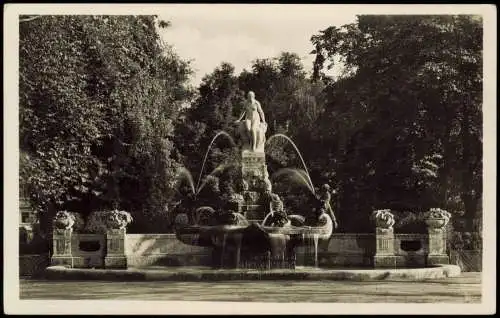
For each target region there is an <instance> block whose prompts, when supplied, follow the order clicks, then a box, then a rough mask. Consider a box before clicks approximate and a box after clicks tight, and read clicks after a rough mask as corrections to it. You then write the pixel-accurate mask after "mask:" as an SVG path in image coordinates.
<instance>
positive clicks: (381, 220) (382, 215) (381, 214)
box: [372, 209, 395, 229]
mask: <svg viewBox="0 0 500 318" xmlns="http://www.w3.org/2000/svg"><path fill="white" fill-rule="evenodd" d="M372 219H373V220H375V226H376V227H377V228H382V229H391V228H392V227H393V226H394V223H395V221H394V215H393V214H392V213H391V210H389V209H384V210H376V211H373V213H372Z"/></svg>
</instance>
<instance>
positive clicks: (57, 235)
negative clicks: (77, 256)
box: [50, 228, 73, 267]
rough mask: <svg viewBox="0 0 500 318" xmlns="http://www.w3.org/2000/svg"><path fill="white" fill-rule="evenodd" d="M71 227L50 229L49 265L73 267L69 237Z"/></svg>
mask: <svg viewBox="0 0 500 318" xmlns="http://www.w3.org/2000/svg"><path fill="white" fill-rule="evenodd" d="M72 234H73V229H72V228H69V229H59V228H54V229H53V231H52V241H53V253H52V257H51V259H50V264H51V265H65V266H69V267H73V256H72V253H71V237H72Z"/></svg>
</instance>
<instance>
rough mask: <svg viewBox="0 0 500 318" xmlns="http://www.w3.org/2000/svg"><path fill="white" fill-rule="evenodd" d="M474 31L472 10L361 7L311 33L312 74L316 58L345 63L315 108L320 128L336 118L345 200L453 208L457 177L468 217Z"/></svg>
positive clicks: (478, 144)
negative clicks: (372, 10)
mask: <svg viewBox="0 0 500 318" xmlns="http://www.w3.org/2000/svg"><path fill="white" fill-rule="evenodd" d="M481 36H482V24H481V20H480V19H478V18H477V17H474V16H359V17H358V21H357V22H356V23H353V24H349V25H345V26H343V27H341V28H337V27H330V28H328V29H326V30H324V31H322V32H320V34H318V35H315V36H313V37H312V42H313V45H314V46H315V48H316V50H315V53H316V54H317V55H319V56H317V59H316V64H317V65H316V69H317V71H316V76H317V77H318V76H320V72H319V70H320V69H322V66H320V65H319V64H320V63H322V62H323V61H324V62H327V61H328V62H329V65H330V66H331V63H333V62H334V61H335V59H336V58H338V57H340V58H341V61H342V62H343V63H344V64H345V66H346V75H345V76H344V77H343V78H341V79H340V80H338V81H337V82H335V83H333V84H332V85H331V87H330V89H329V90H330V103H329V106H328V109H329V111H328V115H327V116H324V117H323V119H324V121H323V123H324V128H323V131H327V130H329V129H331V128H330V127H331V126H332V125H333V127H335V128H334V132H333V133H332V134H331V135H330V136H329V139H330V140H331V141H332V142H331V145H332V148H331V149H330V151H331V152H337V156H338V157H340V158H341V159H340V161H339V162H341V163H339V165H338V167H337V170H338V171H339V172H342V174H343V176H342V177H341V178H340V179H341V182H342V183H343V184H344V186H343V189H342V194H341V196H342V197H343V199H342V202H343V205H344V207H345V208H347V206H351V207H355V209H359V210H361V211H362V210H368V209H370V208H374V207H376V206H382V205H384V206H388V205H389V206H390V205H391V204H393V205H394V203H396V202H397V201H403V202H404V204H402V205H399V207H397V208H399V209H406V208H413V209H425V208H427V207H429V206H431V205H441V206H444V207H447V208H456V207H453V204H452V203H453V202H450V200H451V198H454V197H455V195H454V194H457V193H456V191H457V190H458V189H457V188H455V187H454V186H453V185H454V184H459V185H460V187H459V190H458V191H459V192H460V197H461V198H462V204H463V209H464V210H465V213H466V215H467V216H468V219H469V221H470V223H471V221H472V219H473V217H474V215H475V214H476V210H477V205H478V200H479V199H480V196H481V181H480V180H481V153H482V152H481V149H482V141H481V94H482V93H481V91H482V64H481V63H482V62H481V55H482V44H481V38H482V37H481ZM429 39H432V41H431V40H429ZM432 158H433V159H432ZM439 158H442V160H440V159H439ZM424 162H427V164H428V165H429V164H430V165H431V166H432V167H436V166H438V172H437V173H436V174H434V173H433V172H432V171H428V170H426V169H425V167H423V166H422V164H423V163H424ZM424 165H425V164H424ZM429 177H430V178H431V179H429ZM430 180H434V181H432V182H430ZM429 182H430V183H429ZM363 188H364V189H365V191H364V192H363ZM373 189H375V191H373ZM430 189H435V190H432V191H429V190H430ZM422 191H424V192H427V195H425V196H423V197H422V196H421V194H423V192H422ZM354 193H357V194H360V195H361V196H362V197H363V199H361V198H360V197H356V196H357V195H352V194H354ZM360 199H361V201H362V202H363V203H364V204H363V206H364V207H362V206H357V204H356V202H359V201H358V200H360ZM410 202H413V203H412V204H408V203H410ZM353 203H355V204H353ZM396 206H397V205H396ZM346 213H349V214H350V213H352V212H346ZM363 217H364V219H365V220H366V214H364V216H363ZM345 218H349V217H347V214H346V216H345ZM341 223H342V222H341Z"/></svg>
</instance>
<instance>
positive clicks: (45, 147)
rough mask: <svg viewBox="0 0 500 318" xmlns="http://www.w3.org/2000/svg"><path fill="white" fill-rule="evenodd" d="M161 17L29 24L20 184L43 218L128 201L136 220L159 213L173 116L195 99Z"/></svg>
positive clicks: (23, 42)
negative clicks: (162, 31) (163, 36)
mask: <svg viewBox="0 0 500 318" xmlns="http://www.w3.org/2000/svg"><path fill="white" fill-rule="evenodd" d="M160 22H161V21H158V20H157V19H156V17H154V16H43V17H40V18H37V19H32V20H28V19H25V20H24V22H21V24H20V84H19V85H20V127H21V129H20V137H21V144H20V148H21V153H22V158H21V185H22V187H23V189H24V190H25V191H26V192H28V194H29V195H30V197H31V200H32V202H33V203H35V204H36V206H37V207H38V210H39V211H40V215H41V217H42V218H43V217H46V218H47V219H48V220H50V219H51V215H52V214H53V213H54V211H55V210H57V209H62V208H68V207H69V208H71V209H73V210H77V211H78V212H82V213H84V214H87V213H89V212H90V211H92V210H96V209H106V208H112V207H117V206H120V207H121V208H123V209H127V210H130V211H131V212H132V214H133V215H134V219H135V220H141V217H143V216H145V215H148V212H149V213H151V211H158V210H161V209H160V207H161V205H162V204H163V203H165V200H166V199H165V197H167V198H168V196H169V194H168V193H169V189H171V187H172V185H171V184H170V183H169V182H170V180H171V179H172V178H171V175H172V174H173V170H174V167H175V165H176V163H175V162H174V161H173V160H172V158H171V152H172V133H173V123H174V121H175V120H176V118H177V116H178V113H179V109H180V107H181V105H182V104H183V103H185V102H186V101H187V100H189V98H190V96H191V92H190V90H189V88H188V87H187V86H186V82H187V80H188V79H189V75H190V73H191V71H190V68H189V64H188V63H187V62H185V61H183V60H181V59H180V58H179V57H178V56H176V55H175V54H174V53H173V51H172V50H171V49H170V48H169V47H168V46H165V45H164V44H162V43H160V39H159V36H158V33H157V25H158V24H159V23H160ZM160 24H162V26H166V25H168V23H165V22H163V23H160ZM138 189H140V191H137V190H138ZM170 191H171V190H170ZM146 218H147V217H146ZM138 223H141V221H138ZM144 223H148V222H147V221H145V222H144Z"/></svg>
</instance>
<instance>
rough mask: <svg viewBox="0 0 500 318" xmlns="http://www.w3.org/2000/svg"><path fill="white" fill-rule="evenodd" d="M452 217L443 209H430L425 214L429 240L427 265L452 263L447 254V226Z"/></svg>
mask: <svg viewBox="0 0 500 318" xmlns="http://www.w3.org/2000/svg"><path fill="white" fill-rule="evenodd" d="M450 217H451V215H450V213H448V212H447V211H445V210H441V209H430V210H429V211H428V212H427V213H426V214H425V223H426V224H427V232H428V240H429V241H428V245H429V252H428V254H427V265H437V264H449V263H450V260H449V257H448V255H447V254H446V225H447V224H448V222H449V220H450Z"/></svg>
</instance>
